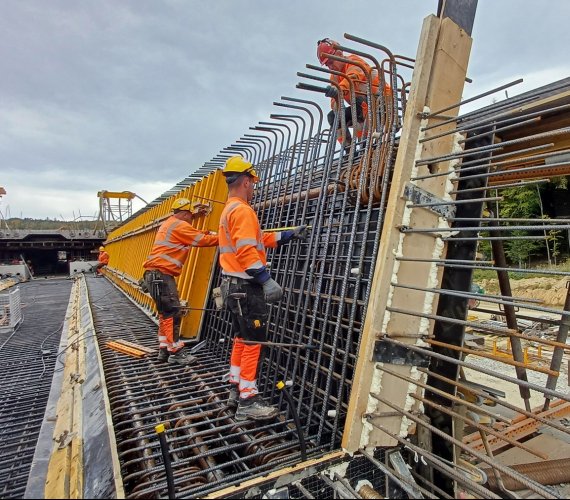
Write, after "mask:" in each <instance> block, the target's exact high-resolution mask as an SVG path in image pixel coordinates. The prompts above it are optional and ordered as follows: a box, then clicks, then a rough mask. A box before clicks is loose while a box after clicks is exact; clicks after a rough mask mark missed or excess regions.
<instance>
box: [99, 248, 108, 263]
mask: <svg viewBox="0 0 570 500" xmlns="http://www.w3.org/2000/svg"><path fill="white" fill-rule="evenodd" d="M97 261H98V262H99V263H100V264H105V265H107V264H108V263H109V254H108V253H107V252H105V250H102V251H101V252H99V256H98V257H97Z"/></svg>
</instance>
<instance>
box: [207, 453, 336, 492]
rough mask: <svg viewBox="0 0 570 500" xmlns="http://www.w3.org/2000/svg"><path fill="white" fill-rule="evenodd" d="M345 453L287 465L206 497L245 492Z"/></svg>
mask: <svg viewBox="0 0 570 500" xmlns="http://www.w3.org/2000/svg"><path fill="white" fill-rule="evenodd" d="M344 455H345V453H344V452H342V451H335V452H333V453H329V454H328V455H325V456H323V457H320V458H315V459H311V460H307V461H306V462H302V463H300V464H297V465H292V466H290V467H285V468H284V469H279V470H275V471H273V472H271V473H269V474H267V475H266V476H263V477H256V478H255V479H250V480H248V481H244V482H243V483H241V484H239V485H237V486H228V487H227V488H224V489H221V490H218V491H215V492H214V493H210V494H209V495H207V496H205V497H204V498H223V497H225V496H227V495H236V494H237V493H239V492H245V490H247V489H250V488H253V487H254V486H256V485H259V484H262V483H265V482H267V481H272V480H274V479H277V478H279V477H281V476H284V475H285V474H295V473H297V474H298V473H300V472H302V471H303V470H305V469H308V468H309V467H314V466H316V465H319V464H323V463H325V462H329V461H332V460H336V459H337V458H342V457H343V456H344ZM236 498H239V497H236Z"/></svg>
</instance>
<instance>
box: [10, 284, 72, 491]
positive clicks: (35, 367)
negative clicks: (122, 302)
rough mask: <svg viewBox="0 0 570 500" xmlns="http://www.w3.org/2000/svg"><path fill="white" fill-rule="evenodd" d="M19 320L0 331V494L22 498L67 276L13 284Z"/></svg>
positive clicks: (43, 404)
mask: <svg viewBox="0 0 570 500" xmlns="http://www.w3.org/2000/svg"><path fill="white" fill-rule="evenodd" d="M18 286H19V287H20V292H21V306H22V313H23V320H22V322H21V323H20V325H19V326H18V327H17V328H16V330H15V331H13V332H5V333H0V372H1V373H2V379H1V380H0V497H1V498H22V497H23V495H24V491H25V489H26V484H27V482H28V475H29V472H30V467H31V464H32V459H33V457H34V451H35V448H36V442H37V439H38V435H39V433H40V428H41V425H42V420H43V418H44V413H45V410H46V405H47V401H48V397H49V392H50V388H51V382H52V377H53V373H54V369H61V365H59V368H58V367H57V366H56V354H57V349H58V345H59V342H60V336H61V330H62V327H63V323H64V319H65V311H66V309H67V304H68V302H69V294H70V291H71V281H70V280H59V279H58V280H41V281H32V282H29V283H22V284H20V285H18Z"/></svg>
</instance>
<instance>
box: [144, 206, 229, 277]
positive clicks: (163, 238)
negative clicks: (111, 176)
mask: <svg viewBox="0 0 570 500" xmlns="http://www.w3.org/2000/svg"><path fill="white" fill-rule="evenodd" d="M217 244H218V236H217V235H210V234H207V233H206V232H205V231H200V230H198V229H196V228H194V227H193V226H192V225H191V224H189V223H188V222H185V221H183V220H180V219H178V218H176V217H174V216H171V217H169V218H168V219H166V220H165V221H164V222H163V223H162V224H161V225H160V227H159V228H158V232H157V233H156V238H155V240H154V245H153V247H152V250H151V252H150V255H149V256H148V258H147V260H146V262H145V263H144V264H143V267H144V268H145V269H157V270H158V271H161V272H163V273H164V274H169V275H170V276H178V275H180V273H181V272H182V267H183V266H184V263H185V262H186V259H187V258H188V251H189V250H190V247H213V246H216V245H217Z"/></svg>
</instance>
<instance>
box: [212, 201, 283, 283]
mask: <svg viewBox="0 0 570 500" xmlns="http://www.w3.org/2000/svg"><path fill="white" fill-rule="evenodd" d="M219 235H220V266H221V268H222V272H223V274H227V275H229V276H236V277H238V278H244V279H252V277H251V276H250V275H249V274H247V273H246V272H245V271H246V270H247V269H252V270H253V269H260V268H262V267H264V266H265V265H267V256H266V255H265V249H266V248H275V247H277V244H278V243H279V239H280V238H281V234H280V233H279V232H267V233H262V232H261V228H260V227H259V220H258V219H257V215H256V213H255V212H254V210H253V208H251V206H250V205H249V203H247V202H246V201H245V200H243V199H241V198H237V197H231V198H228V201H227V202H226V206H225V207H224V210H223V212H222V216H221V217H220V230H219Z"/></svg>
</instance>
